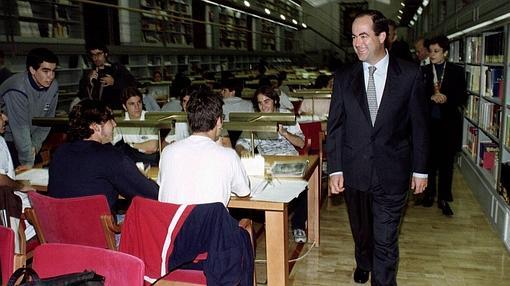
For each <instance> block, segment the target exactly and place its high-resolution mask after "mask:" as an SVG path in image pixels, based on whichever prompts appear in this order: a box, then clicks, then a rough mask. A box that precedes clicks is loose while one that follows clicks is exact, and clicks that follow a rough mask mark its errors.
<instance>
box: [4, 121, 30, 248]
mask: <svg viewBox="0 0 510 286" xmlns="http://www.w3.org/2000/svg"><path fill="white" fill-rule="evenodd" d="M6 124H7V116H6V115H5V114H3V113H2V112H1V111H0V134H3V133H4V132H5V125H6ZM15 179H16V175H15V171H14V165H13V163H12V158H11V154H10V153H9V149H8V148H7V143H5V139H4V137H2V136H0V188H1V189H2V190H1V191H5V190H12V191H14V194H15V195H16V196H18V197H20V199H21V204H22V205H21V209H22V210H24V209H25V208H29V207H30V201H29V200H28V196H27V194H26V192H29V191H35V189H34V188H33V187H32V186H30V185H28V184H23V183H21V182H19V181H16V180H15ZM9 196H10V195H9ZM2 197H3V196H2ZM7 212H8V213H7V214H9V210H7ZM9 222H10V227H11V228H12V230H14V233H18V228H19V223H20V220H19V218H15V217H13V216H10V219H9ZM25 224H26V229H27V230H28V231H27V232H26V233H29V234H30V233H33V234H35V231H34V230H33V226H31V225H30V224H28V222H27V223H25ZM33 236H34V235H31V236H27V237H26V239H27V240H29V239H31V238H32V237H33ZM15 238H16V240H15V251H16V253H19V252H20V245H19V236H18V235H16V236H15Z"/></svg>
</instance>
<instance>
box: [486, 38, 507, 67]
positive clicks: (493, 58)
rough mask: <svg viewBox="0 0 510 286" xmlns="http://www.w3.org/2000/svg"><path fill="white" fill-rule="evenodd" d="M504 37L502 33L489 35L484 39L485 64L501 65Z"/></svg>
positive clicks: (503, 54)
mask: <svg viewBox="0 0 510 286" xmlns="http://www.w3.org/2000/svg"><path fill="white" fill-rule="evenodd" d="M504 43H505V37H504V33H503V32H493V33H489V34H488V35H487V36H486V37H485V52H484V61H485V62H486V63H503V58H504V56H505V50H504Z"/></svg>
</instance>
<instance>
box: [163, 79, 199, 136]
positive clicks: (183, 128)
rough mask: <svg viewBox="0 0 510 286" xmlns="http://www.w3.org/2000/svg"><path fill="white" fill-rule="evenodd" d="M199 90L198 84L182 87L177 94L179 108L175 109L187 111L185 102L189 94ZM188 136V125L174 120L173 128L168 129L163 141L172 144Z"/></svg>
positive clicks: (186, 102)
mask: <svg viewBox="0 0 510 286" xmlns="http://www.w3.org/2000/svg"><path fill="white" fill-rule="evenodd" d="M198 90H199V86H190V87H187V88H185V89H183V90H182V91H181V93H180V95H179V106H180V109H179V110H177V111H184V112H187V111H188V110H187V108H186V106H187V104H188V101H189V97H190V96H191V94H193V93H196V92H197V91H198ZM188 137H189V127H188V123H187V122H175V125H174V130H170V132H169V133H168V135H167V136H166V137H165V143H168V144H172V143H174V142H177V141H179V140H182V139H185V138H188Z"/></svg>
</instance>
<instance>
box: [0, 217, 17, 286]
mask: <svg viewBox="0 0 510 286" xmlns="http://www.w3.org/2000/svg"><path fill="white" fill-rule="evenodd" d="M14 256H15V254H14V231H13V230H12V229H10V228H8V227H4V226H0V268H1V269H2V273H1V274H2V276H1V277H2V281H3V282H2V283H3V284H2V285H4V284H5V283H7V280H9V277H10V276H11V274H12V273H13V272H14Z"/></svg>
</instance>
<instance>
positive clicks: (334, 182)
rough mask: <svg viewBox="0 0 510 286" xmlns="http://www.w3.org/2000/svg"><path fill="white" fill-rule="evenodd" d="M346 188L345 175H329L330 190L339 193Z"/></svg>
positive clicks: (334, 193) (332, 192) (335, 193)
mask: <svg viewBox="0 0 510 286" xmlns="http://www.w3.org/2000/svg"><path fill="white" fill-rule="evenodd" d="M344 190H345V188H344V176H343V175H333V176H329V191H330V192H331V194H333V195H338V194H340V193H341V192H343V191H344Z"/></svg>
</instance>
